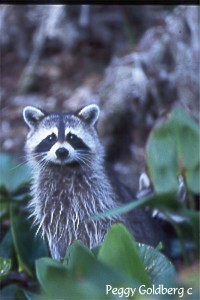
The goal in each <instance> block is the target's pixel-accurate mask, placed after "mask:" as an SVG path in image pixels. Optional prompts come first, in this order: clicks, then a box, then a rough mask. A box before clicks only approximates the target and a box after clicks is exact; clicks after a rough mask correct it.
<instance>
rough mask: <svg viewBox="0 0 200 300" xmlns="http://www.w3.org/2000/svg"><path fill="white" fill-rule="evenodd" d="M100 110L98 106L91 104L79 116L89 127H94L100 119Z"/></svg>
mask: <svg viewBox="0 0 200 300" xmlns="http://www.w3.org/2000/svg"><path fill="white" fill-rule="evenodd" d="M99 113H100V109H99V107H98V105H96V104H90V105H87V106H85V107H84V108H82V109H81V110H80V111H79V112H78V116H79V117H80V118H81V119H83V120H84V121H85V122H87V123H88V124H89V125H94V124H95V123H96V122H97V120H98V118H99Z"/></svg>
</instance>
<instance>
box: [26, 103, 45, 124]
mask: <svg viewBox="0 0 200 300" xmlns="http://www.w3.org/2000/svg"><path fill="white" fill-rule="evenodd" d="M44 116H45V112H44V111H42V110H41V109H39V108H36V107H34V106H26V107H25V108H24V110H23V117H24V121H25V122H26V124H27V125H28V126H29V127H30V128H31V129H32V128H34V127H35V126H36V125H37V124H38V123H39V122H40V121H41V119H42V118H43V117H44Z"/></svg>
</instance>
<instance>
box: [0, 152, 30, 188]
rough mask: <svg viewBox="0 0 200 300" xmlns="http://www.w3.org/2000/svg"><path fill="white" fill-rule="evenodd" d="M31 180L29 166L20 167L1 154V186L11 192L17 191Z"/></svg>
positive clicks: (10, 158)
mask: <svg viewBox="0 0 200 300" xmlns="http://www.w3.org/2000/svg"><path fill="white" fill-rule="evenodd" d="M30 178H31V175H30V170H29V168H28V167H27V165H19V164H17V163H16V161H15V160H14V159H13V158H12V157H11V156H10V155H7V154H5V153H0V186H5V187H6V189H7V190H8V191H10V192H13V191H14V190H16V189H17V188H18V187H19V186H20V185H22V184H23V183H24V182H27V181H29V180H30Z"/></svg>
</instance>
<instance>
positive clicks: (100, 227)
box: [23, 105, 122, 259]
mask: <svg viewBox="0 0 200 300" xmlns="http://www.w3.org/2000/svg"><path fill="white" fill-rule="evenodd" d="M31 112H32V115H31ZM23 115H24V120H25V122H26V123H27V124H28V126H29V127H30V132H29V134H28V136H27V141H26V152H27V160H28V161H29V163H30V165H31V167H32V171H33V184H32V200H31V201H30V204H29V208H30V210H31V212H32V216H33V217H34V222H35V224H37V225H38V230H37V232H41V234H42V236H43V237H47V240H48V244H49V248H50V251H51V255H52V257H53V258H55V259H60V258H63V257H64V255H65V253H66V250H67V247H68V246H69V245H70V244H71V243H72V242H73V241H74V240H77V239H78V240H81V241H82V242H83V243H84V244H85V245H86V246H88V247H90V248H92V247H94V246H97V245H99V244H100V243H101V242H102V241H103V238H104V236H105V234H106V232H107V230H108V229H109V228H110V226H111V225H112V224H113V223H116V222H121V221H122V218H121V217H116V218H107V219H103V220H100V221H91V220H89V217H90V216H92V215H95V214H97V213H99V212H103V211H105V210H107V209H110V208H114V207H116V206H117V205H118V204H117V201H116V196H115V194H114V192H113V189H112V186H111V184H110V182H109V178H108V177H107V175H106V171H105V169H104V149H103V147H102V145H101V143H100V141H99V138H98V136H97V133H96V130H95V128H94V125H95V123H96V121H97V119H98V116H99V109H98V107H97V106H96V105H90V106H87V107H85V108H83V109H82V110H81V111H79V113H78V114H72V115H69V114H65V115H63V114H62V118H63V120H64V124H65V130H66V132H67V130H68V129H70V131H72V130H73V132H75V133H77V134H78V135H79V136H80V135H81V138H82V139H83V140H84V142H85V143H87V145H88V146H89V148H90V149H91V151H90V153H89V154H87V155H85V157H84V153H83V152H80V153H78V154H77V153H76V151H74V150H73V149H71V148H72V147H71V146H69V145H68V144H67V142H63V143H62V146H63V145H64V146H65V147H66V148H68V150H69V153H70V154H69V155H73V159H74V160H77V161H78V162H79V163H80V166H79V167H74V168H73V167H71V166H70V165H68V161H66V162H65V163H64V164H63V163H61V162H60V161H57V158H55V157H54V156H53V154H51V156H49V153H44V154H41V155H40V154H35V153H34V151H35V148H36V147H37V145H38V143H39V142H40V140H41V138H45V136H43V134H46V135H48V133H49V134H51V130H52V128H53V131H55V132H56V128H57V127H58V126H59V119H60V118H61V116H60V115H59V114H56V113H55V114H50V115H48V114H46V113H45V112H43V111H41V110H39V109H37V108H34V107H30V106H29V107H28V108H25V109H24V114H23ZM57 144H58V145H57ZM57 144H55V145H54V146H53V147H54V148H53V147H52V148H51V150H50V151H49V152H51V151H52V149H54V150H53V151H55V150H56V149H57V147H59V146H60V144H59V143H57ZM53 151H52V152H53ZM70 151H71V152H70ZM71 161H72V159H71V157H69V162H71Z"/></svg>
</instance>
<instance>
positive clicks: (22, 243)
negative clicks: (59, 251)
mask: <svg viewBox="0 0 200 300" xmlns="http://www.w3.org/2000/svg"><path fill="white" fill-rule="evenodd" d="M31 226H32V225H31V223H30V222H29V221H27V219H26V216H25V215H19V216H16V215H14V212H13V210H12V209H11V232H12V238H13V243H14V247H15V252H16V255H17V259H18V266H19V271H25V272H26V273H27V274H29V275H30V276H32V275H33V272H32V270H33V267H34V262H35V259H37V258H39V257H41V256H47V255H48V251H47V247H46V245H45V244H44V241H43V240H42V239H41V238H40V237H39V236H35V230H34V229H33V228H32V227H31Z"/></svg>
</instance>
